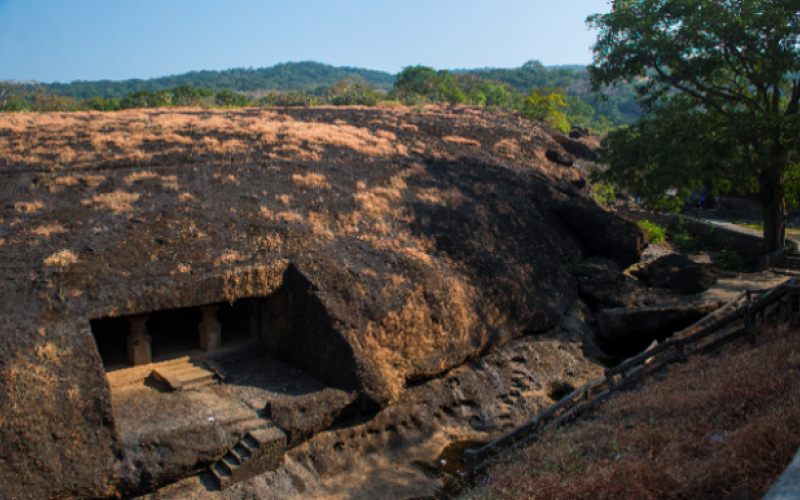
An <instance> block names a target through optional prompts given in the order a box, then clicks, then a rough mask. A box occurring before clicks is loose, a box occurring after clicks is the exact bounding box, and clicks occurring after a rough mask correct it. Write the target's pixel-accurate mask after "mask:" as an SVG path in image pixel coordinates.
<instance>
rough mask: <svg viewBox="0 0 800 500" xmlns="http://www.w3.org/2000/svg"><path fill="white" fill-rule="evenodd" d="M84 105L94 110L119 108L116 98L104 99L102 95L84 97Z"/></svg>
mask: <svg viewBox="0 0 800 500" xmlns="http://www.w3.org/2000/svg"><path fill="white" fill-rule="evenodd" d="M84 105H85V106H86V107H87V108H89V109H93V110H95V111H118V110H119V109H121V108H120V103H119V101H118V100H117V99H105V98H103V97H91V98H89V99H86V100H85V101H84Z"/></svg>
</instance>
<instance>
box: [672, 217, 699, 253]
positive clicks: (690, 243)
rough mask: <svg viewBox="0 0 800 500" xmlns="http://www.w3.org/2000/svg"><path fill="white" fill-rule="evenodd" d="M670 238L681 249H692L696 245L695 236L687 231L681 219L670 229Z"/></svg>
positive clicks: (687, 228)
mask: <svg viewBox="0 0 800 500" xmlns="http://www.w3.org/2000/svg"><path fill="white" fill-rule="evenodd" d="M670 238H671V239H672V241H674V242H675V243H677V245H678V246H679V247H680V248H681V249H683V250H687V251H688V250H694V248H695V247H696V246H697V238H696V237H695V236H694V235H692V233H691V232H690V231H689V227H688V226H687V224H686V222H685V221H684V220H683V219H681V220H680V221H679V222H678V227H677V228H675V229H674V230H673V231H672V234H671V235H670Z"/></svg>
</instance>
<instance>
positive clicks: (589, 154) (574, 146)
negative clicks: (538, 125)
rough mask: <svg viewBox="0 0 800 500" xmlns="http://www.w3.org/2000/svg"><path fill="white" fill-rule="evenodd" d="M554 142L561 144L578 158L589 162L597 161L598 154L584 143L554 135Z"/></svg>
mask: <svg viewBox="0 0 800 500" xmlns="http://www.w3.org/2000/svg"><path fill="white" fill-rule="evenodd" d="M553 140H554V141H556V142H557V143H559V144H560V145H561V147H562V148H564V150H565V151H566V152H567V153H569V154H571V155H572V156H574V157H576V158H580V159H581V160H589V161H595V160H596V159H597V154H596V153H595V152H594V150H592V148H591V147H589V146H588V145H586V144H584V143H583V142H579V141H574V140H572V139H568V138H566V137H562V136H558V135H554V136H553Z"/></svg>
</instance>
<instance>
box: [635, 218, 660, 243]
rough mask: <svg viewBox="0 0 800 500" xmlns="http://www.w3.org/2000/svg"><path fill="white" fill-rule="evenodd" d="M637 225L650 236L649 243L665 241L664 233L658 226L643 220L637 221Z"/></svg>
mask: <svg viewBox="0 0 800 500" xmlns="http://www.w3.org/2000/svg"><path fill="white" fill-rule="evenodd" d="M639 225H640V226H641V227H642V229H644V230H645V231H647V234H649V235H650V243H664V242H665V241H667V238H666V231H665V230H664V228H663V227H661V226H659V225H658V224H656V223H654V222H650V221H649V220H643V221H639Z"/></svg>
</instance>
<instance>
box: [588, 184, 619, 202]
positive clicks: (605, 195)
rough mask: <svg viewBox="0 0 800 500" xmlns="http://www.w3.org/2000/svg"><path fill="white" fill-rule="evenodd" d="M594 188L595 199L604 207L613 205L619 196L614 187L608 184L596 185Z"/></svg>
mask: <svg viewBox="0 0 800 500" xmlns="http://www.w3.org/2000/svg"><path fill="white" fill-rule="evenodd" d="M592 188H593V189H594V197H595V199H597V202H598V203H601V204H603V205H607V204H609V203H612V202H613V201H614V199H615V198H616V196H617V193H616V192H615V191H614V186H612V185H611V184H609V183H608V182H600V183H597V184H594V185H593V186H592Z"/></svg>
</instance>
